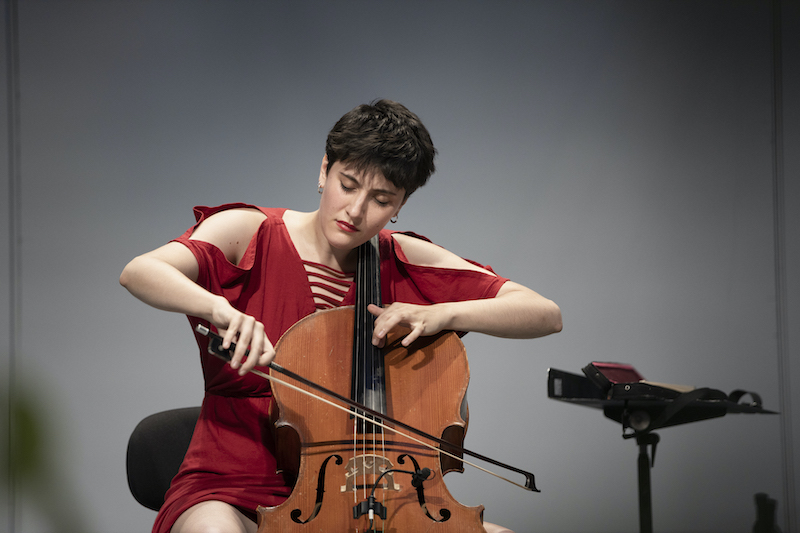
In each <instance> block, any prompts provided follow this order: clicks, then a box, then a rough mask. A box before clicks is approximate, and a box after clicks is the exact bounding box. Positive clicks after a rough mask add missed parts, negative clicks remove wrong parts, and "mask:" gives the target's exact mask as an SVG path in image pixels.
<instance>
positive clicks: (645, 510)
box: [636, 433, 659, 533]
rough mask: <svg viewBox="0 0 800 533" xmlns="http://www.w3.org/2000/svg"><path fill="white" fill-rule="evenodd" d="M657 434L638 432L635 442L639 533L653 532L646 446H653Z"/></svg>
mask: <svg viewBox="0 0 800 533" xmlns="http://www.w3.org/2000/svg"><path fill="white" fill-rule="evenodd" d="M658 439H659V437H658V435H656V434H655V433H638V434H637V435H636V444H638V445H639V459H638V464H637V466H638V468H639V531H640V532H641V533H653V503H652V497H651V494H650V467H651V464H652V463H651V460H650V454H649V453H648V451H647V447H648V446H655V445H656V444H657V443H658Z"/></svg>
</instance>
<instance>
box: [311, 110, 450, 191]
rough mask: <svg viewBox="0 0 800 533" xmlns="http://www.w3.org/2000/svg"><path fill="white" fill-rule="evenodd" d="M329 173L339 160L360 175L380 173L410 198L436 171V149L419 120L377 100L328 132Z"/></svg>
mask: <svg viewBox="0 0 800 533" xmlns="http://www.w3.org/2000/svg"><path fill="white" fill-rule="evenodd" d="M325 153H326V154H327V156H328V171H330V169H331V167H332V166H333V164H334V163H335V162H336V161H339V162H341V163H342V164H346V165H348V166H350V167H352V168H353V169H354V170H357V171H358V172H368V171H380V172H381V173H382V174H383V176H384V177H385V178H386V179H387V180H389V181H390V182H392V184H393V185H394V186H395V187H398V188H400V189H404V190H405V195H406V197H408V196H409V195H410V194H411V193H413V192H414V191H415V190H417V188H419V187H422V186H423V185H425V183H426V182H427V181H428V178H429V177H430V176H431V174H433V172H434V171H435V170H436V167H435V166H434V164H433V159H434V157H435V156H436V148H434V146H433V141H431V136H430V134H429V133H428V130H427V129H426V128H425V126H424V125H423V124H422V121H420V119H419V117H417V115H415V114H414V113H412V112H411V111H409V110H408V108H406V107H405V106H404V105H402V104H399V103H397V102H392V101H391V100H377V101H375V102H372V103H371V104H369V105H367V104H364V105H360V106H358V107H356V108H355V109H353V110H352V111H349V112H348V113H346V114H345V115H344V116H343V117H342V118H340V119H339V121H338V122H337V123H336V125H335V126H333V128H332V129H331V131H330V133H328V140H327V142H326V143H325Z"/></svg>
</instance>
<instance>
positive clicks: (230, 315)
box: [211, 296, 275, 376]
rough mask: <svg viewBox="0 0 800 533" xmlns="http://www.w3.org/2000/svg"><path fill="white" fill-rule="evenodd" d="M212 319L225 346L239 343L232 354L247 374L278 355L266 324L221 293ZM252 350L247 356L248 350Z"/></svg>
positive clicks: (233, 364)
mask: <svg viewBox="0 0 800 533" xmlns="http://www.w3.org/2000/svg"><path fill="white" fill-rule="evenodd" d="M211 316H212V318H211V323H212V324H214V325H215V326H216V327H217V330H218V331H219V332H220V335H221V336H222V348H224V349H226V350H227V349H228V348H230V347H231V345H232V344H233V343H236V349H235V350H234V351H233V354H231V362H230V365H231V368H233V369H234V370H238V372H239V375H240V376H244V375H245V374H247V373H248V372H250V371H251V370H253V368H255V367H256V366H268V365H269V364H270V363H271V362H272V360H273V359H274V358H275V348H274V347H273V346H272V342H271V341H270V340H269V337H267V334H266V332H265V331H264V324H262V323H261V322H259V321H258V320H256V319H255V317H252V316H250V315H246V314H244V313H242V312H241V311H238V310H236V309H235V308H234V307H233V306H232V305H231V304H230V303H229V302H228V301H227V300H226V299H225V298H223V297H222V296H220V297H219V300H218V303H217V304H216V305H215V306H214V309H213V310H212V315H211ZM248 350H250V353H249V354H248V355H247V356H246V357H245V353H246V352H247V351H248Z"/></svg>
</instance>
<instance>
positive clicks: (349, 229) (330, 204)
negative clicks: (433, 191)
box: [319, 156, 405, 250]
mask: <svg viewBox="0 0 800 533" xmlns="http://www.w3.org/2000/svg"><path fill="white" fill-rule="evenodd" d="M327 168H328V158H327V156H326V157H325V158H323V160H322V167H321V169H320V175H319V184H320V185H321V186H322V187H323V191H322V199H321V200H320V206H319V207H320V209H319V212H320V221H321V224H322V231H323V233H324V235H325V237H326V238H327V239H328V242H329V243H330V244H331V245H332V246H333V247H334V248H337V249H340V250H352V249H354V248H357V247H358V246H360V245H361V244H363V243H365V242H367V241H368V240H370V239H371V238H372V237H373V236H375V235H376V234H377V233H378V232H379V231H380V230H382V229H383V227H384V226H386V223H387V222H389V219H391V218H392V217H393V216H395V215H396V214H397V213H399V212H400V208H401V207H402V206H403V204H404V203H405V191H404V190H403V189H398V188H397V187H395V186H394V185H393V184H392V182H390V181H389V180H387V179H386V178H384V177H383V174H381V173H380V172H363V173H360V172H357V171H356V170H354V169H353V168H351V167H348V166H347V164H346V163H345V164H342V163H341V162H339V161H337V162H336V163H334V164H333V166H331V169H330V172H328V171H327Z"/></svg>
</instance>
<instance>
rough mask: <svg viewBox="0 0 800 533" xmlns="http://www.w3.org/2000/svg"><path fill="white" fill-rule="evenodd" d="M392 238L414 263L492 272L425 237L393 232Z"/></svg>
mask: <svg viewBox="0 0 800 533" xmlns="http://www.w3.org/2000/svg"><path fill="white" fill-rule="evenodd" d="M392 238H393V239H394V241H395V243H396V244H398V245H400V248H401V249H402V251H403V254H404V255H405V256H406V259H407V260H408V262H409V263H411V264H412V265H418V266H427V267H435V268H452V269H458V270H474V271H476V272H484V273H486V274H492V273H491V272H489V271H488V270H485V269H483V268H480V267H479V266H477V265H474V264H473V263H470V262H469V261H467V260H465V259H462V258H461V257H459V256H458V255H456V254H454V253H453V252H451V251H449V250H447V249H446V248H442V247H441V246H439V245H438V244H434V243H432V242H430V241H427V240H425V239H419V238H417V237H414V236H413V235H407V234H405V233H392ZM492 275H494V274H492Z"/></svg>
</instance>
